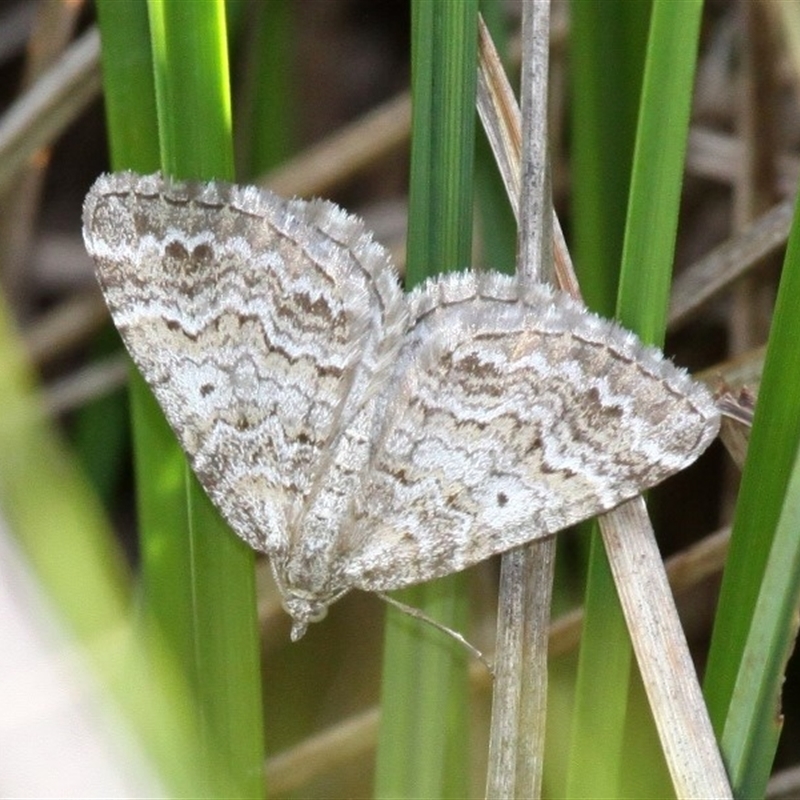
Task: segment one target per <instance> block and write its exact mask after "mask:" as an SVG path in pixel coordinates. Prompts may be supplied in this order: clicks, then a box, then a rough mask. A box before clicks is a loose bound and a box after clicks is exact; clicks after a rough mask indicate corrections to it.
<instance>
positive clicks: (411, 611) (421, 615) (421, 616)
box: [375, 592, 494, 678]
mask: <svg viewBox="0 0 800 800" xmlns="http://www.w3.org/2000/svg"><path fill="white" fill-rule="evenodd" d="M375 594H377V595H378V597H380V599H381V600H383V602H384V603H388V604H389V605H390V606H394V607H395V608H396V609H398V610H399V611H402V612H403V613H404V614H408V616H409V617H414V619H418V620H420V621H421V622H425V623H427V624H428V625H432V626H433V627H434V628H436V629H437V630H439V631H441V632H442V633H445V634H447V635H448V636H450V637H452V638H453V639H455V640H456V641H457V642H458V643H459V644H460V645H461V646H462V647H464V648H465V649H466V650H467V651H468V652H469V654H470V655H471V656H473V657H474V658H477V659H478V661H480V662H481V664H483V666H484V667H486V669H488V670H489V674H490V675H491V676H492V677H493V678H494V665H493V664H492V662H491V661H489V659H488V658H486V656H485V655H484V654H483V653H482V652H481V651H480V650H478V648H477V647H475V645H473V644H471V643H470V642H468V641H467V640H466V639H465V638H464V637H463V636H462V635H461V634H460V633H459V632H458V631H454V630H453V629H452V628H448V627H447V625H442V623H441V622H437V621H436V620H435V619H433V617H429V616H428V615H427V614H426V613H425V612H424V611H420V610H419V609H418V608H414V606H409V605H406V604H405V603H401V602H400V601H399V600H395V599H394V598H393V597H389V595H388V594H384V593H383V592H375Z"/></svg>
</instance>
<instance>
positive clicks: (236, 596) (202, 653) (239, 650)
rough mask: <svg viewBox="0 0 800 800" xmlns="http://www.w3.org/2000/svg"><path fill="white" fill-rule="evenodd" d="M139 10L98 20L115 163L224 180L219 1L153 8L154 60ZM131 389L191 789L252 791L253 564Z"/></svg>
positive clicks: (148, 599)
mask: <svg viewBox="0 0 800 800" xmlns="http://www.w3.org/2000/svg"><path fill="white" fill-rule="evenodd" d="M147 10H148V8H147V7H146V6H145V5H144V4H142V3H140V2H136V3H123V2H118V0H109V1H108V2H105V3H103V4H102V8H101V12H100V21H101V26H102V32H103V48H104V50H103V54H104V74H105V78H106V83H105V88H106V97H107V103H108V121H109V132H110V139H111V143H112V155H113V159H112V160H113V162H114V166H115V168H117V169H120V168H124V167H129V168H134V169H137V170H140V171H151V170H153V169H155V168H157V167H158V152H159V151H158V139H159V137H158V132H159V131H160V132H161V134H162V137H163V141H164V143H166V148H165V152H164V164H166V165H169V171H170V172H172V173H173V174H178V175H193V176H196V177H209V176H212V175H215V176H218V177H228V178H230V177H232V167H231V165H232V163H233V160H232V152H231V144H230V101H229V97H228V90H227V85H228V83H227V82H228V73H227V60H226V55H225V53H226V50H225V28H224V16H223V14H222V12H223V8H222V5H221V4H219V3H196V4H195V3H190V4H182V3H177V4H170V7H169V8H164V7H162V6H160V5H158V4H152V5H151V7H150V9H149V10H150V12H151V17H150V23H152V27H153V29H154V30H155V31H157V32H158V33H160V34H161V35H160V36H155V37H154V41H155V42H156V43H157V48H156V52H157V56H156V58H155V59H154V58H153V56H152V51H151V48H150V39H149V34H148V28H149V25H148V17H147ZM131 54H135V59H134V58H132V56H131ZM154 62H155V64H156V70H155V75H156V76H157V79H158V81H159V89H160V93H161V94H160V97H159V99H160V101H161V103H160V106H161V108H162V110H161V114H160V124H158V125H157V121H156V113H155V111H156V92H155V87H154V77H153V76H154V70H153V64H154ZM134 88H135V89H136V91H133V89H134ZM167 98H168V99H167ZM129 131H138V132H139V135H138V136H130V135H129V133H128V132H129ZM131 394H132V413H133V419H134V437H135V453H136V468H137V505H138V512H139V522H140V531H141V551H142V583H143V588H144V592H143V595H144V599H145V607H146V610H147V611H148V612H149V613H151V614H152V616H153V618H155V619H156V620H158V623H159V627H160V629H161V630H163V631H164V633H165V635H166V637H167V639H168V641H169V642H170V644H171V646H172V647H173V648H174V650H175V651H176V652H177V653H179V654H180V655H181V660H182V662H183V663H184V664H185V665H186V667H185V668H186V669H187V672H188V674H189V676H190V677H191V679H192V684H193V686H194V688H195V692H196V695H197V698H198V701H199V703H200V706H201V708H202V712H201V717H202V719H203V720H204V722H205V727H204V731H203V736H204V742H205V747H206V750H205V754H204V756H203V757H201V758H199V759H196V763H195V765H194V772H195V773H196V778H197V783H196V787H199V788H196V789H195V791H198V792H201V793H204V794H208V795H211V794H219V793H220V792H222V793H224V794H226V795H228V796H248V797H253V796H259V795H260V794H261V793H263V781H262V780H261V768H262V763H263V745H262V738H263V731H262V720H261V701H260V698H261V695H260V681H259V672H258V640H257V628H256V621H255V600H254V586H253V570H252V558H253V557H252V554H251V553H250V551H249V550H248V549H247V548H246V547H245V546H244V545H243V544H242V543H241V542H239V541H238V540H236V539H235V538H234V537H233V536H232V535H231V534H230V533H229V532H228V531H227V529H226V528H225V526H224V525H223V524H222V523H221V522H220V521H219V519H218V517H217V515H216V513H215V512H213V511H210V510H209V505H208V500H207V499H206V497H205V495H204V494H203V493H202V491H201V490H200V489H199V487H198V486H197V485H196V482H195V481H194V479H193V478H190V479H189V486H190V488H189V489H188V501H187V488H186V486H187V468H186V465H185V459H184V458H183V455H182V453H181V452H180V450H179V448H178V446H177V444H176V443H175V440H174V436H173V435H172V433H171V432H170V431H169V429H168V427H167V425H166V422H165V421H164V419H163V416H162V414H161V411H160V409H159V408H158V406H157V405H156V403H155V401H154V400H153V398H152V395H151V394H150V392H149V390H147V388H146V386H144V384H143V382H142V380H141V378H139V376H138V375H137V376H136V377H135V378H134V379H133V381H132V389H131ZM187 502H188V503H190V504H191V508H192V509H193V511H192V513H190V512H189V508H188V507H187ZM198 509H199V510H198ZM231 653H235V654H236V657H235V658H231ZM220 762H224V763H225V764H226V769H225V771H224V772H220V770H219V769H218V765H219V763H220Z"/></svg>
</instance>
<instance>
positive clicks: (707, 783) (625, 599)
mask: <svg viewBox="0 0 800 800" xmlns="http://www.w3.org/2000/svg"><path fill="white" fill-rule="evenodd" d="M533 5H537V4H533ZM482 55H483V51H482ZM482 69H483V67H482ZM487 82H488V78H487ZM488 94H489V96H488V97H486V96H484V95H479V101H486V100H488V101H489V102H491V100H492V97H493V96H495V95H498V94H502V92H493V93H488ZM493 114H494V115H495V116H496V117H497V123H496V124H502V121H503V119H508V118H509V117H510V116H511V117H513V115H509V114H508V111H507V109H506V112H505V114H499V113H498V114H495V112H494V110H493V109H489V108H486V109H483V110H482V111H481V116H482V118H483V117H484V116H491V115H493ZM491 139H492V140H494V141H506V140H510V141H513V140H514V136H513V135H504V136H494V137H491ZM502 160H503V159H500V161H501V163H502ZM507 191H509V189H508V188H507ZM554 230H556V231H557V230H558V229H557V228H554ZM560 244H561V243H560V242H558V241H556V253H557V254H559V250H560V247H559V245H560ZM563 262H564V263H563V264H562V266H564V265H566V266H568V262H569V260H568V257H565V258H563ZM558 277H559V282H560V281H561V277H562V276H561V273H560V272H559V273H558ZM570 280H571V281H574V280H575V279H574V277H570ZM574 287H577V283H574ZM600 522H601V530H602V534H603V541H604V543H605V546H606V551H607V553H608V558H609V561H610V563H611V568H612V573H613V575H614V580H615V583H616V586H617V592H618V594H619V596H620V601H621V604H622V608H623V611H624V613H625V618H626V622H627V625H628V629H629V631H630V634H631V639H632V641H633V643H634V651H635V653H636V656H637V660H638V663H639V669H640V672H641V674H642V679H643V682H644V685H645V689H646V691H647V694H648V698H649V700H650V704H651V707H652V710H653V715H654V717H655V719H656V727H657V729H658V732H659V736H660V738H661V743H662V748H663V750H664V754H665V757H666V759H667V763H668V766H669V769H670V774H671V775H672V780H673V783H674V786H675V790H676V792H677V794H678V796H679V797H719V798H724V797H731V790H730V786H729V784H728V779H727V775H726V774H725V769H724V767H723V764H722V759H721V757H720V754H719V749H718V746H717V743H716V739H715V737H714V733H713V730H712V728H711V722H710V720H709V718H708V712H707V709H706V707H705V704H704V702H703V697H702V693H701V691H700V686H699V683H698V681H697V675H696V674H695V672H694V667H693V665H692V662H691V658H690V656H689V650H688V646H687V644H686V638H685V636H684V635H683V630H682V629H681V626H680V621H679V619H678V615H677V610H676V609H675V603H674V599H673V597H672V594H671V593H670V591H669V585H668V583H667V580H666V575H665V572H664V565H663V563H662V561H661V557H660V554H659V552H658V547H657V545H656V543H655V537H654V535H653V530H652V527H651V526H650V522H649V519H648V517H647V512H646V509H645V506H644V501H643V500H642V499H641V498H637V499H636V500H632V501H629V502H628V503H625V504H624V505H622V506H620V507H619V508H618V509H615V510H614V511H612V512H610V513H609V514H606V515H604V516H603V517H601V518H600ZM643 586H647V592H646V593H644V594H643V593H642V587H643ZM687 742H688V743H690V744H691V746H689V747H687V746H686V743H687Z"/></svg>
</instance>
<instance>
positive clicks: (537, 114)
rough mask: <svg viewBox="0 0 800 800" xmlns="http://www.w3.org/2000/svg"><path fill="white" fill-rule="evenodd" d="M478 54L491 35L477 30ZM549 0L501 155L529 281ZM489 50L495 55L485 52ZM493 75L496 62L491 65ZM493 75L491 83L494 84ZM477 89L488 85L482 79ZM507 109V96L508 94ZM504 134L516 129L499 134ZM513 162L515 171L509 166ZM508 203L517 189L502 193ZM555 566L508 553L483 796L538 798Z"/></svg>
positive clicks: (532, 554) (551, 553)
mask: <svg viewBox="0 0 800 800" xmlns="http://www.w3.org/2000/svg"><path fill="white" fill-rule="evenodd" d="M480 27H481V31H480V37H481V52H482V53H484V52H486V50H487V39H488V33H487V31H486V29H485V27H484V26H483V24H482V23H481V26H480ZM549 27H550V3H549V0H539V2H537V3H525V4H524V5H523V11H522V80H521V84H522V85H521V92H520V94H521V98H522V135H521V137H516V132H513V133H512V134H511V136H510V137H508V136H506V137H503V141H504V142H509V141H521V142H522V160H521V167H520V160H519V149H518V148H516V147H513V149H512V150H505V151H503V152H504V153H505V154H506V155H505V161H506V164H505V169H506V171H507V173H508V174H509V175H514V174H516V175H518V176H520V177H519V179H518V180H519V186H518V191H519V194H518V196H519V214H518V221H519V248H518V250H519V252H518V257H517V274H518V275H519V276H520V279H521V280H524V281H529V282H539V283H542V282H549V281H551V280H552V276H553V267H552V264H553V246H552V241H553V235H552V216H553V215H552V211H551V209H552V205H553V204H552V197H551V191H550V168H549V163H548V152H547V141H548V137H547V85H548V84H547V70H548V58H549ZM488 49H491V50H493V48H488ZM492 61H493V62H494V64H495V70H494V71H495V72H496V69H497V63H498V60H497V58H496V53H495V58H494V59H492ZM496 77H497V76H495V80H496ZM480 80H481V82H483V83H484V84H486V83H487V81H486V79H485V78H484V77H481V78H480ZM505 100H506V103H507V104H508V105H507V107H511V108H512V109H513V104H511V103H508V94H507V93H506V95H505ZM504 130H506V131H511V130H513V129H510V128H508V127H507V126H505V127H504ZM514 162H516V169H515V167H514ZM506 190H507V191H508V193H509V196H511V197H513V196H514V194H515V188H512V187H510V186H509V187H507V189H506ZM554 565H555V538H554V537H551V538H549V539H543V540H539V541H535V542H531V543H530V544H527V545H525V546H523V547H520V548H517V549H515V550H512V551H511V552H509V553H505V554H504V555H503V557H502V565H501V570H500V594H499V603H498V619H497V643H496V652H495V685H494V692H493V695H492V722H491V729H490V739H489V764H488V770H487V777H486V796H487V797H489V798H514V797H520V798H523V797H524V798H538V797H540V796H541V787H542V773H543V766H544V745H545V719H546V712H547V628H548V623H549V620H550V601H551V594H552V587H553V568H554Z"/></svg>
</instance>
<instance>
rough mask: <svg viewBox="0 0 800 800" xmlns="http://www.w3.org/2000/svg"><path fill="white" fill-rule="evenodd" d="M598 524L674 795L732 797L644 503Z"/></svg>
mask: <svg viewBox="0 0 800 800" xmlns="http://www.w3.org/2000/svg"><path fill="white" fill-rule="evenodd" d="M599 523H600V531H601V533H602V535H603V543H604V544H605V547H606V552H607V553H608V560H609V564H610V565H611V572H612V574H613V575H614V583H615V584H616V586H617V592H618V594H619V599H620V603H621V605H622V610H623V613H624V614H625V619H626V621H627V623H628V630H629V631H630V634H631V642H632V643H633V649H634V652H635V653H636V660H637V662H638V664H639V670H640V672H641V674H642V683H643V684H644V688H645V691H646V692H647V697H648V699H649V701H650V708H651V709H652V712H653V719H654V720H655V723H656V729H657V730H658V735H659V738H660V740H661V747H662V748H663V751H664V757H665V759H666V762H667V766H668V767H669V771H670V775H671V776H672V782H673V785H674V787H675V793H676V795H677V796H678V797H679V798H688V797H692V798H708V797H716V798H727V797H733V794H732V793H731V788H730V784H729V783H728V776H727V775H726V773H725V767H724V766H723V764H722V758H721V756H720V753H719V748H718V746H717V742H716V739H715V737H714V732H713V730H712V728H711V721H710V720H709V718H708V711H707V710H706V706H705V703H704V702H703V694H702V692H701V691H700V684H699V683H698V682H697V676H696V674H695V671H694V665H693V664H692V659H691V656H690V655H689V648H688V647H687V645H686V638H685V636H684V635H683V629H682V628H681V623H680V620H679V619H678V613H677V611H676V610H675V602H674V599H673V597H672V593H671V592H670V589H669V584H668V583H667V578H666V574H665V573H664V567H663V564H662V562H661V554H660V553H659V552H658V545H657V544H656V539H655V534H654V533H653V529H652V527H651V526H650V520H649V518H648V516H647V509H646V507H645V504H644V500H643V499H642V498H641V497H637V498H636V499H635V500H630V501H628V502H627V503H624V504H623V505H621V506H619V508H616V509H615V510H614V511H612V512H611V513H610V514H605V515H604V516H602V517H600V518H599Z"/></svg>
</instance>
